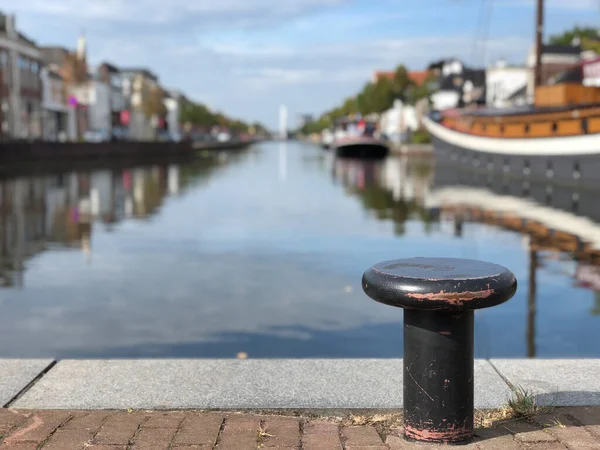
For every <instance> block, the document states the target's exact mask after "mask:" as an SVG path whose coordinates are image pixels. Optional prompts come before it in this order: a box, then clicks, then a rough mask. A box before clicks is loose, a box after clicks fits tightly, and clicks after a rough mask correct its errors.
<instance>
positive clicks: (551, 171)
mask: <svg viewBox="0 0 600 450" xmlns="http://www.w3.org/2000/svg"><path fill="white" fill-rule="evenodd" d="M546 176H547V177H548V178H552V177H553V176H554V163H553V162H552V160H551V159H550V160H548V165H547V167H546Z"/></svg>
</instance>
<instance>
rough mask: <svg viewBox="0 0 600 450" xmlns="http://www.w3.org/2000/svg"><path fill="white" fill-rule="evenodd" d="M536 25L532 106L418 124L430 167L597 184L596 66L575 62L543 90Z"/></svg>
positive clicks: (599, 117)
mask: <svg viewBox="0 0 600 450" xmlns="http://www.w3.org/2000/svg"><path fill="white" fill-rule="evenodd" d="M540 8H542V6H541V2H540ZM540 17H541V14H538V27H537V30H538V39H537V43H536V65H535V72H534V80H535V82H534V85H533V90H532V92H533V96H534V99H533V102H532V104H531V105H526V106H517V107H513V108H476V109H470V108H462V109H453V110H446V111H442V112H440V113H436V116H435V117H434V116H433V115H432V116H430V117H427V118H425V119H424V124H425V126H426V128H427V129H428V131H429V133H430V135H431V137H432V141H433V143H434V149H435V153H436V161H438V162H439V163H441V164H448V165H454V166H456V167H460V168H461V169H465V168H469V169H472V170H475V171H486V172H500V173H502V174H504V175H505V176H506V177H511V178H512V177H516V178H525V179H531V180H532V181H534V180H536V179H537V180H547V181H552V182H559V183H563V184H578V185H581V184H584V185H585V184H592V183H594V184H599V183H600V76H599V75H598V74H600V58H592V59H584V58H582V60H581V61H580V62H579V63H578V64H576V65H574V66H572V67H570V68H569V69H567V70H565V71H564V72H563V73H562V74H560V75H557V76H556V77H555V78H554V79H553V80H551V81H550V84H546V85H543V84H542V75H541V52H542V45H541V31H542V24H541V19H540ZM586 74H587V75H586ZM524 89H525V88H524Z"/></svg>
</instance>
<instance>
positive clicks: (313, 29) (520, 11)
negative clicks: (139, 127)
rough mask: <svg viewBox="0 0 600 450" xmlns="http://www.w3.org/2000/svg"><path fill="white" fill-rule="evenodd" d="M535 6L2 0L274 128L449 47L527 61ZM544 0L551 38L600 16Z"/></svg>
mask: <svg viewBox="0 0 600 450" xmlns="http://www.w3.org/2000/svg"><path fill="white" fill-rule="evenodd" d="M534 3H535V0H419V1H416V0H413V1H410V0H286V1H281V0H196V1H191V2H190V1H189V0H171V1H170V2H165V1H164V0H86V1H85V2H81V1H80V0H19V2H14V0H0V10H2V11H4V12H11V13H16V14H17V24H18V27H19V28H20V30H21V31H22V32H24V33H26V34H27V35H28V36H30V37H31V38H33V39H35V40H36V41H38V43H39V44H40V45H62V46H67V47H74V46H75V45H76V40H77V37H78V35H79V33H80V32H81V31H82V30H85V33H86V36H87V38H88V49H89V57H90V60H91V62H92V63H98V62H100V61H103V60H109V61H111V62H113V63H114V64H117V65H120V66H145V67H148V68H149V69H151V70H153V71H154V72H155V73H157V74H158V75H159V77H160V80H161V82H162V84H163V85H165V86H167V87H170V88H177V89H180V90H182V91H183V92H185V93H186V94H187V95H188V96H190V97H191V98H194V99H196V100H200V101H203V102H205V103H207V104H208V105H210V106H211V107H213V108H214V109H218V110H222V111H224V112H226V113H228V114H231V115H235V116H238V117H241V118H243V119H247V120H260V121H262V122H263V123H265V124H267V125H269V126H272V127H276V126H277V120H278V109H279V105H280V104H281V103H284V104H286V105H287V106H288V110H289V113H290V121H291V122H293V121H294V120H295V118H296V116H297V114H301V113H315V114H317V113H320V112H322V111H323V110H325V109H327V108H330V107H332V106H335V105H336V104H337V103H339V102H340V101H341V100H342V99H343V98H344V97H347V96H349V95H352V94H354V93H355V92H357V91H358V90H359V89H360V88H361V86H362V85H363V84H364V83H365V82H367V81H368V80H369V78H370V77H371V75H372V73H373V71H375V70H386V69H392V68H393V67H395V66H396V65H397V64H399V63H403V64H405V65H407V66H408V67H409V68H410V69H412V70H422V69H423V68H424V67H425V66H426V65H427V64H428V63H429V62H430V61H432V60H435V59H437V58H440V57H450V56H456V57H460V58H462V59H464V60H465V61H466V62H468V63H471V64H476V65H479V66H481V65H483V64H484V63H485V62H486V61H487V62H492V61H494V60H495V59H497V58H500V57H502V58H505V59H507V60H508V61H510V62H513V63H522V62H523V61H524V59H525V56H526V53H527V52H528V51H529V48H530V47H531V45H532V43H533V38H534V36H533V24H534ZM546 3H547V7H546V35H549V34H552V33H556V32H561V31H562V30H564V29H567V28H569V27H572V26H573V25H575V24H579V25H589V26H599V24H600V0H546ZM82 4H84V5H85V7H82ZM490 5H491V15H490V17H491V19H490V21H489V24H490V25H489V27H488V28H487V30H488V37H487V40H486V42H487V44H486V46H485V51H484V47H483V46H482V45H479V46H477V45H475V44H474V43H475V42H479V43H480V44H481V43H482V42H483V41H484V39H483V37H484V33H483V32H482V31H481V29H482V28H484V27H480V26H479V24H480V23H481V22H482V20H481V17H482V11H483V12H485V11H488V9H486V8H490ZM483 17H485V16H483ZM483 22H484V23H485V22H486V21H485V20H483ZM478 29H479V32H478ZM476 38H477V39H476ZM293 125H294V124H293V123H290V126H293Z"/></svg>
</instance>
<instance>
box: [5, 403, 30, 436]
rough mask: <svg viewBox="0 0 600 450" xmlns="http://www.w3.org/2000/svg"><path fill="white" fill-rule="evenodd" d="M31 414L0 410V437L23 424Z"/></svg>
mask: <svg viewBox="0 0 600 450" xmlns="http://www.w3.org/2000/svg"><path fill="white" fill-rule="evenodd" d="M30 415H31V414H27V413H25V412H21V411H15V410H11V409H0V435H2V436H5V435H6V434H8V433H9V432H10V431H11V430H12V429H13V428H16V427H17V426H19V425H20V424H21V423H23V422H25V421H26V420H27V418H28V417H29V416H30Z"/></svg>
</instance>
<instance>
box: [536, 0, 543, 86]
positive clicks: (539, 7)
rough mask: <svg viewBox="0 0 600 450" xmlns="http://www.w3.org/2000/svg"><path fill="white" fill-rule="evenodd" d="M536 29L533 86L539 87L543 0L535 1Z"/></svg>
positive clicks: (540, 78) (540, 80)
mask: <svg viewBox="0 0 600 450" xmlns="http://www.w3.org/2000/svg"><path fill="white" fill-rule="evenodd" d="M536 16H537V17H536V28H535V69H534V70H535V72H534V86H535V87H537V86H540V85H541V84H542V45H543V36H544V0H537V14H536Z"/></svg>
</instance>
